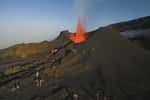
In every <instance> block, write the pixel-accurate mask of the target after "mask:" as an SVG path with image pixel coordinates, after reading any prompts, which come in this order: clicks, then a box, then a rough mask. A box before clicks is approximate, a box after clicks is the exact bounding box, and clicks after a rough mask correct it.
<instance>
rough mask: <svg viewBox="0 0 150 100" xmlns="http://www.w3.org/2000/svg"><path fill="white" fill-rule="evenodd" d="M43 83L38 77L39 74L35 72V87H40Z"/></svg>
mask: <svg viewBox="0 0 150 100" xmlns="http://www.w3.org/2000/svg"><path fill="white" fill-rule="evenodd" d="M43 81H44V80H43V79H42V78H41V77H40V75H39V72H38V71H37V72H36V73H35V83H36V86H37V87H42V84H43Z"/></svg>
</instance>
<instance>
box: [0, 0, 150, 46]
mask: <svg viewBox="0 0 150 100" xmlns="http://www.w3.org/2000/svg"><path fill="white" fill-rule="evenodd" d="M149 4H150V1H149V0H139V1H137V0H124V1H122V0H61V1H60V0H0V49H2V48H6V47H9V46H12V45H15V44H20V43H30V42H39V41H44V40H48V41H50V40H52V39H54V38H56V37H57V36H58V35H59V33H60V31H62V30H69V31H73V32H74V31H75V30H76V23H77V18H78V16H81V17H82V19H83V23H84V27H85V28H86V30H87V31H89V30H93V29H96V28H98V27H100V26H105V25H109V24H112V23H116V22H121V21H127V20H131V19H135V18H139V17H143V16H149V15H150V10H149V9H150V6H149Z"/></svg>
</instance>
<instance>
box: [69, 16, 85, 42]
mask: <svg viewBox="0 0 150 100" xmlns="http://www.w3.org/2000/svg"><path fill="white" fill-rule="evenodd" d="M87 38H88V35H87V34H86V33H85V31H84V28H83V25H82V23H81V19H80V17H79V18H78V25H77V30H76V33H69V39H70V40H71V41H72V42H74V43H75V44H79V43H81V42H84V41H85V40H87Z"/></svg>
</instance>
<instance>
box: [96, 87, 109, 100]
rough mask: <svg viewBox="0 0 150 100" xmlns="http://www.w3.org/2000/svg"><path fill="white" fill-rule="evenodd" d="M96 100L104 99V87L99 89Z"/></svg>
mask: <svg viewBox="0 0 150 100" xmlns="http://www.w3.org/2000/svg"><path fill="white" fill-rule="evenodd" d="M96 100H104V90H103V89H100V90H98V91H97V93H96ZM106 100H107V99H106Z"/></svg>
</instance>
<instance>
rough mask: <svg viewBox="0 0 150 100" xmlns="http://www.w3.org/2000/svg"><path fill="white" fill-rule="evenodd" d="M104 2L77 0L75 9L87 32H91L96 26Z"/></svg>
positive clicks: (100, 0)
mask: <svg viewBox="0 0 150 100" xmlns="http://www.w3.org/2000/svg"><path fill="white" fill-rule="evenodd" d="M102 1H103V0H75V3H74V8H75V13H76V15H77V16H80V18H81V20H82V22H83V24H84V27H85V29H86V31H88V30H90V29H91V28H92V27H93V26H92V24H95V22H96V21H95V20H96V19H95V18H96V17H95V16H97V15H96V14H97V13H100V12H98V9H99V6H100V3H101V2H102Z"/></svg>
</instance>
